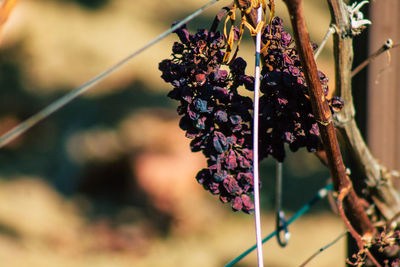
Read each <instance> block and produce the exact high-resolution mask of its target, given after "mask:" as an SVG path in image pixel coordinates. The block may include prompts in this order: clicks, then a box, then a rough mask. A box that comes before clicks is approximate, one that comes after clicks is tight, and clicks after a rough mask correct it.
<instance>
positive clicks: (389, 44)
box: [351, 39, 400, 77]
mask: <svg viewBox="0 0 400 267" xmlns="http://www.w3.org/2000/svg"><path fill="white" fill-rule="evenodd" d="M396 47H400V44H397V45H393V41H392V39H387V40H386V42H385V43H384V44H383V45H382V46H381V47H380V48H379V49H378V50H376V51H375V52H374V53H372V55H370V56H369V57H368V58H367V59H366V60H364V61H363V62H362V63H361V64H360V65H358V66H357V67H356V68H355V69H354V70H353V71H352V72H351V77H354V76H355V75H356V74H357V73H359V72H360V71H361V70H362V69H364V68H365V67H366V66H367V65H368V64H369V63H371V62H372V61H373V60H375V59H376V58H377V57H378V56H380V55H381V54H382V53H384V52H386V51H389V50H390V49H393V48H396Z"/></svg>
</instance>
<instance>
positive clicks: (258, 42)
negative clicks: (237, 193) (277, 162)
mask: <svg viewBox="0 0 400 267" xmlns="http://www.w3.org/2000/svg"><path fill="white" fill-rule="evenodd" d="M262 11H263V8H262V4H260V6H259V8H258V9H257V24H258V23H260V22H261V20H262ZM260 50H261V31H259V32H258V33H257V35H256V56H255V61H256V62H255V74H254V112H253V114H254V115H253V175H254V213H255V216H254V217H255V227H256V240H257V260H258V266H259V267H263V266H264V259H263V250H262V236H261V212H260V187H259V184H260V182H259V180H260V179H259V173H258V114H259V97H260V93H259V90H260Z"/></svg>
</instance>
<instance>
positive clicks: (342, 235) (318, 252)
mask: <svg viewBox="0 0 400 267" xmlns="http://www.w3.org/2000/svg"><path fill="white" fill-rule="evenodd" d="M346 233H347V231H345V232H343V233H341V234H340V235H339V236H337V237H336V238H335V239H334V240H333V241H331V242H329V243H328V244H326V245H325V246H323V247H322V248H320V249H319V250H318V251H317V252H315V253H314V254H312V255H311V256H310V257H309V258H308V259H307V260H305V261H304V262H303V263H302V264H301V265H300V266H299V267H304V266H306V265H307V264H308V263H310V261H312V260H313V259H314V258H315V257H316V256H318V255H319V254H320V253H321V252H323V251H325V250H327V249H328V248H330V247H331V246H333V245H334V244H336V243H337V242H338V241H339V240H340V239H342V238H343V237H344V236H346Z"/></svg>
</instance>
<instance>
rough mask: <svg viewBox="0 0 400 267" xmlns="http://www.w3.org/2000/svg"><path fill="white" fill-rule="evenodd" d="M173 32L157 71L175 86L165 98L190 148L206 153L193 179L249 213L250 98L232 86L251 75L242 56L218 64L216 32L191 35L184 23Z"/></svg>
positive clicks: (220, 48) (249, 83) (221, 44)
mask: <svg viewBox="0 0 400 267" xmlns="http://www.w3.org/2000/svg"><path fill="white" fill-rule="evenodd" d="M176 34H177V35H178V36H179V39H180V42H175V43H174V45H173V47H172V59H166V60H163V61H162V62H161V63H160V64H159V69H160V70H161V71H162V76H161V77H162V78H163V79H164V80H165V81H166V82H168V83H171V84H172V85H173V87H174V88H173V90H172V91H170V92H169V94H168V96H169V97H170V98H172V99H175V100H178V101H180V105H179V107H178V113H179V114H180V115H182V118H181V120H180V122H179V126H180V127H181V128H182V129H183V130H185V131H186V137H188V138H190V139H192V141H191V143H190V147H191V150H192V151H193V152H196V151H202V152H203V154H204V155H205V156H206V157H207V166H208V167H207V168H205V169H202V170H201V171H200V172H199V173H198V174H197V177H196V179H197V181H198V182H199V183H200V184H202V185H203V186H204V188H205V189H206V190H208V191H210V192H211V193H212V194H216V195H219V196H220V200H221V201H222V202H224V203H227V202H230V203H231V204H232V208H233V210H242V211H244V212H251V211H252V210H253V202H252V199H251V194H252V191H253V175H252V157H253V153H252V133H251V130H250V121H251V119H252V116H251V114H250V112H249V110H251V109H252V107H253V102H252V100H251V99H250V98H248V97H244V96H241V95H240V94H239V93H238V91H237V89H238V87H239V86H245V87H246V88H248V89H250V90H251V88H252V87H253V84H254V78H252V77H250V76H247V75H245V68H246V62H245V61H244V60H243V59H242V58H236V59H235V60H233V61H232V62H231V63H230V64H229V66H223V63H222V61H223V57H224V49H225V48H226V42H225V38H224V37H223V35H222V34H221V33H219V32H209V31H207V30H199V31H198V32H197V33H195V34H190V33H189V32H188V30H187V29H186V27H185V26H184V27H182V28H180V29H178V30H177V31H176ZM222 67H225V69H222Z"/></svg>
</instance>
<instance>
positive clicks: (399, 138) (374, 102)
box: [355, 0, 400, 187]
mask: <svg viewBox="0 0 400 267" xmlns="http://www.w3.org/2000/svg"><path fill="white" fill-rule="evenodd" d="M370 5H371V6H370V17H371V20H372V21H373V24H372V25H371V26H370V27H371V28H370V38H369V44H370V45H369V47H370V53H373V52H374V51H376V50H377V49H378V48H379V47H380V46H382V45H383V43H384V42H385V41H386V40H387V39H388V38H391V39H392V40H393V43H394V44H399V43H400V27H399V25H400V16H399V14H400V1H399V0H379V1H371V4H370ZM387 53H388V54H387V55H381V56H380V57H379V58H377V59H376V60H374V61H373V62H372V63H371V64H370V66H369V73H368V108H367V110H368V111H367V112H368V114H367V118H368V119H367V125H368V126H367V129H368V134H367V136H368V144H369V146H370V148H371V151H372V153H373V155H374V156H375V157H376V158H377V159H379V161H380V162H381V163H382V164H383V165H385V166H386V167H387V168H388V169H389V170H390V169H397V170H398V169H400V48H395V49H392V50H390V52H387ZM355 90H357V89H355ZM397 185H398V186H399V185H400V184H399V183H398V184H397ZM398 186H397V187H398Z"/></svg>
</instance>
